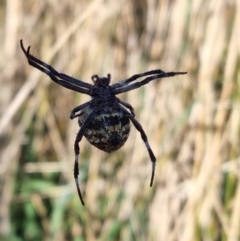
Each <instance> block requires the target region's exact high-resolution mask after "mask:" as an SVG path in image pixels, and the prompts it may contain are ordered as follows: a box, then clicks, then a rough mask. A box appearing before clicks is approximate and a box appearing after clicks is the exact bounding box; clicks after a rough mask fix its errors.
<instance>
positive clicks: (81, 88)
mask: <svg viewBox="0 0 240 241" xmlns="http://www.w3.org/2000/svg"><path fill="white" fill-rule="evenodd" d="M20 46H21V48H22V51H23V53H24V54H25V56H26V58H27V59H28V63H29V65H31V66H33V67H35V68H37V69H38V70H40V71H42V72H43V73H45V74H47V75H48V76H49V77H50V78H51V79H52V80H53V81H54V82H56V83H57V84H59V85H62V86H63V87H66V88H68V89H71V90H74V91H77V92H80V93H83V94H88V95H90V87H91V86H92V85H91V84H88V83H85V82H83V81H81V80H78V79H75V78H73V77H70V76H68V75H66V74H63V73H58V72H57V71H56V70H55V69H54V68H53V67H52V66H51V65H49V64H47V63H45V62H43V61H41V60H40V59H37V58H36V57H34V56H33V55H31V54H30V46H29V47H28V48H27V50H26V49H25V48H24V46H23V42H22V40H20Z"/></svg>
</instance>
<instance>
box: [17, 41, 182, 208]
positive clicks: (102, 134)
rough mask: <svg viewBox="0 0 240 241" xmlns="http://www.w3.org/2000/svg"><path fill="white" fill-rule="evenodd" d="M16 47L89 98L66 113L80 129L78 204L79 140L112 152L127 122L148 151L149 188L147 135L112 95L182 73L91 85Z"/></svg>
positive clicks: (152, 74) (159, 72) (96, 80)
mask: <svg viewBox="0 0 240 241" xmlns="http://www.w3.org/2000/svg"><path fill="white" fill-rule="evenodd" d="M20 45H21V48H22V50H23V52H24V54H25V55H26V57H27V59H28V63H29V64H30V65H31V66H33V67H35V68H37V69H39V70H40V71H42V72H44V73H45V74H47V75H48V76H49V77H50V78H51V79H52V80H53V81H54V82H56V83H57V84H59V85H62V86H63V87H65V88H68V89H71V90H74V91H77V92H79V93H82V94H87V95H89V96H91V97H92V99H91V100H90V101H88V102H86V103H84V104H82V105H79V106H77V107H75V108H74V109H73V110H72V112H71V114H70V118H71V119H73V118H76V117H78V123H79V126H80V130H79V132H78V133H77V137H76V140H75V143H74V152H75V163H74V178H75V182H76V186H77V191H78V195H79V198H80V200H81V202H82V204H83V205H84V201H83V198H82V194H81V191H80V186H79V182H78V175H79V169H78V159H79V154H80V147H79V142H80V141H81V139H82V137H83V136H85V137H86V138H87V140H88V141H89V142H90V143H91V144H92V145H94V146H96V147H97V148H99V149H100V150H102V151H105V152H112V151H115V150H117V149H119V148H120V147H121V146H123V145H124V143H125V142H126V140H127V139H128V136H129V132H130V121H131V122H132V123H133V125H134V127H135V128H136V129H137V130H138V131H139V132H140V134H141V138H142V140H143V141H144V143H145V146H146V148H147V150H148V154H149V156H150V159H151V162H152V175H151V180H150V186H152V184H153V179H154V174H155V165H156V158H155V156H154V154H153V151H152V149H151V147H150V145H149V143H148V139H147V136H146V134H145V132H144V130H143V128H142V126H141V125H140V123H139V122H138V121H137V120H136V119H135V118H134V117H135V114H134V109H133V107H132V106H131V105H130V104H128V103H127V102H124V101H122V100H120V99H119V98H117V97H116V95H117V94H120V93H123V92H127V91H130V90H133V89H137V88H139V87H141V86H142V85H145V84H147V83H149V82H150V81H152V80H156V79H160V78H166V77H172V76H175V75H180V74H186V72H164V71H162V70H160V69H157V70H151V71H147V72H144V73H142V74H135V75H133V76H132V77H130V78H128V79H125V80H122V81H120V82H118V83H116V84H112V85H110V82H111V75H110V74H108V75H107V77H99V76H98V75H93V76H92V81H93V83H94V85H92V84H88V83H86V82H84V81H82V80H79V79H75V78H73V77H70V76H68V75H66V74H63V73H58V72H57V71H56V70H55V69H54V68H53V67H52V66H50V65H48V64H46V63H44V62H43V61H41V60H39V59H37V58H35V57H34V56H33V55H31V54H30V46H29V47H28V48H27V50H26V49H25V48H24V46H23V43H22V40H20ZM141 77H145V78H144V79H143V80H141V81H139V82H135V83H131V82H133V81H136V80H137V79H139V78H141Z"/></svg>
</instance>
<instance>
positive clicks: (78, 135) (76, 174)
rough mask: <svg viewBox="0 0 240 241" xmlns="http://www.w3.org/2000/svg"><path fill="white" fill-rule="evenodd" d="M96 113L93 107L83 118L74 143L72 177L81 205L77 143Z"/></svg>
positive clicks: (78, 148) (78, 149)
mask: <svg viewBox="0 0 240 241" xmlns="http://www.w3.org/2000/svg"><path fill="white" fill-rule="evenodd" d="M95 114H96V110H95V109H94V110H93V111H92V112H91V114H90V115H89V116H88V117H87V119H86V120H85V122H84V123H83V125H82V127H81V128H80V130H79V132H78V133H77V137H76V140H75V143H74V152H75V162H74V172H73V173H74V179H75V183H76V186H77V192H78V196H79V198H80V201H81V203H82V205H85V204H84V201H83V197H82V193H81V190H80V185H79V181H78V176H79V164H78V159H79V155H80V147H79V143H80V141H81V140H82V137H83V135H84V132H85V130H86V128H87V126H88V125H89V123H90V122H91V120H92V118H93V117H94V115H95Z"/></svg>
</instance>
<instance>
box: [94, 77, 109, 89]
mask: <svg viewBox="0 0 240 241" xmlns="http://www.w3.org/2000/svg"><path fill="white" fill-rule="evenodd" d="M92 81H93V83H94V85H96V86H99V87H100V86H108V85H109V84H110V81H111V75H110V74H108V75H107V77H102V78H99V77H98V75H93V76H92Z"/></svg>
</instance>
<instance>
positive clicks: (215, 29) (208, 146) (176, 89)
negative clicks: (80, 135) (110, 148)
mask: <svg viewBox="0 0 240 241" xmlns="http://www.w3.org/2000/svg"><path fill="white" fill-rule="evenodd" d="M0 18H1V23H3V24H2V25H1V26H0V27H1V28H0V41H1V45H0V46H1V55H0V69H1V78H0V84H1V88H0V113H1V114H0V195H1V196H0V235H1V237H2V239H1V240H11V241H23V240H24V241H31V240H34V241H36V240H44V241H45V240H46V241H47V240H51V241H52V240H57V241H65V240H73V241H82V240H91V241H93V240H109V241H110V240H157V241H160V240H164V241H175V240H182V241H193V240H196V241H198V240H199V241H200V240H231V241H237V240H239V239H240V231H239V230H240V185H239V184H240V183H239V178H240V159H239V156H240V95H239V89H240V88H239V83H240V79H239V78H240V72H239V69H240V61H239V53H240V41H239V36H240V2H239V0H232V1H230V0H229V1H228V0H219V1H215V0H209V1H204V0H194V1H193V0H179V1H177V0H174V1H168V0H162V1H157V0H140V1H134V0H128V1H127V0H120V1H110V0H105V1H103V0H91V1H86V0H82V1H76V0H69V1H61V2H60V1H56V0H50V1H45V0H43V1H36V0H25V1H19V0H8V1H1V3H0ZM20 39H23V42H24V44H25V46H26V47H27V46H28V45H31V47H32V48H31V53H32V54H34V55H35V56H36V57H38V58H40V59H42V60H44V61H45V62H47V63H49V64H51V65H52V66H54V67H55V68H56V69H57V70H58V71H60V72H64V73H66V74H68V75H70V76H74V77H76V78H81V79H82V80H84V81H86V82H90V81H91V76H92V75H93V74H98V75H100V76H105V75H106V74H107V73H111V74H112V81H113V82H117V81H119V80H122V79H124V78H126V77H130V76H131V75H133V74H135V73H140V72H145V71H147V70H152V69H159V68H160V69H163V70H166V71H187V72H188V75H185V76H177V77H174V78H169V79H164V80H163V81H160V80H159V81H154V82H152V83H150V84H149V85H146V86H144V87H142V88H141V89H137V90H134V91H131V92H129V93H126V94H122V95H121V96H120V98H122V99H123V100H125V101H128V102H129V103H131V105H132V106H133V107H134V108H135V112H136V118H137V119H138V120H139V121H140V123H141V124H142V126H143V128H144V130H145V132H146V133H147V136H148V139H149V142H150V145H151V146H152V149H153V151H154V153H155V154H156V157H157V160H158V163H157V169H156V176H155V178H156V179H155V182H154V185H153V187H152V188H150V187H149V181H150V175H151V163H150V160H149V157H148V153H147V150H146V148H145V146H144V143H143V142H142V140H141V138H140V135H139V133H138V132H137V131H136V130H135V129H134V128H133V127H132V130H131V135H130V137H129V139H128V141H127V143H126V144H125V146H124V147H123V148H121V149H120V150H118V151H117V152H114V153H111V154H106V153H103V152H101V151H99V150H97V149H96V148H94V147H92V146H91V145H90V144H89V143H88V142H87V141H86V140H85V139H83V140H82V142H81V143H80V147H81V155H80V183H81V188H82V191H83V196H84V199H85V202H86V206H85V207H83V206H82V205H81V203H80V201H79V199H78V195H77V192H76V188H75V184H74V179H73V163H74V151H73V143H74V139H75V136H76V133H77V131H78V125H77V120H74V121H70V119H69V114H70V111H71V110H72V108H73V107H75V106H77V105H79V104H80V103H83V102H85V101H87V100H88V99H89V97H88V96H84V95H81V94H78V93H74V92H72V91H69V90H67V89H64V88H63V87H61V86H58V85H57V84H55V83H52V82H51V81H50V80H49V78H48V77H47V76H46V75H44V74H43V73H41V72H39V71H38V70H36V69H34V68H32V67H30V66H29V65H28V63H27V60H26V58H25V56H24V55H23V53H22V51H21V49H20V45H19V40H20Z"/></svg>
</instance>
